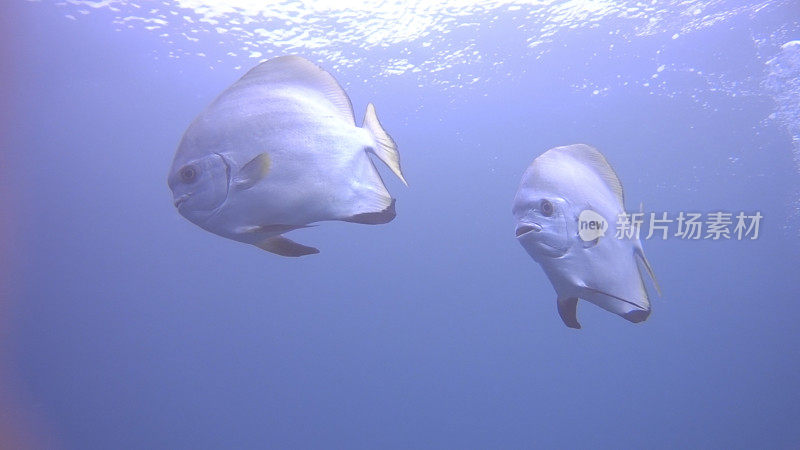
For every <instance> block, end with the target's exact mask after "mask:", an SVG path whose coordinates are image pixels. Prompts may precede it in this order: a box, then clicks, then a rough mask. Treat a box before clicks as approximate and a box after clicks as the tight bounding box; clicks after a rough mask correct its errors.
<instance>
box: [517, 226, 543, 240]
mask: <svg viewBox="0 0 800 450" xmlns="http://www.w3.org/2000/svg"><path fill="white" fill-rule="evenodd" d="M532 231H535V232H537V233H538V232H540V231H542V226H541V225H539V224H538V223H526V224H523V225H519V226H517V230H516V232H515V234H516V235H517V237H521V236H523V235H526V234H528V233H530V232H532Z"/></svg>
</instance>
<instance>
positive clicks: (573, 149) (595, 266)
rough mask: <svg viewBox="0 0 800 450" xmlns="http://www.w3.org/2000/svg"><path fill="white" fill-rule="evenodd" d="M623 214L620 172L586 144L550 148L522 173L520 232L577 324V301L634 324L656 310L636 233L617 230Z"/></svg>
mask: <svg viewBox="0 0 800 450" xmlns="http://www.w3.org/2000/svg"><path fill="white" fill-rule="evenodd" d="M624 213H625V207H624V197H623V191H622V184H621V183H620V181H619V178H618V177H617V175H616V173H615V172H614V170H613V169H612V168H611V166H610V165H609V164H608V162H607V161H606V159H605V157H604V156H603V155H602V154H601V153H600V152H599V151H597V150H596V149H594V148H592V147H590V146H588V145H585V144H575V145H569V146H564V147H556V148H553V149H550V150H548V151H547V152H545V153H544V154H542V155H540V156H539V157H537V158H536V159H535V160H534V161H533V163H531V165H530V166H529V167H528V168H527V170H526V171H525V173H524V175H523V177H522V181H521V183H520V186H519V189H518V190H517V193H516V196H515V199H514V206H513V214H514V216H515V218H516V220H517V225H516V233H515V234H516V237H517V240H518V241H519V243H520V244H521V245H522V247H523V248H524V249H525V250H526V251H527V252H528V254H529V255H530V256H531V257H532V258H533V259H534V260H535V261H536V262H538V263H539V265H541V267H542V269H543V270H544V272H545V274H546V275H547V277H548V279H549V280H550V282H551V283H552V285H553V287H554V288H555V290H556V294H557V299H556V302H557V305H558V312H559V315H560V316H561V318H562V320H563V321H564V323H565V324H566V325H567V326H569V327H571V328H580V324H579V322H578V320H577V303H578V300H579V299H584V300H587V301H589V302H591V303H594V304H595V305H597V306H600V307H601V308H603V309H605V310H607V311H610V312H612V313H614V314H617V315H619V316H621V317H623V318H625V319H627V320H629V321H631V322H642V321H644V320H645V319H647V317H648V316H649V315H650V299H649V296H648V293H647V289H646V288H645V285H644V281H643V273H644V272H647V273H649V275H650V276H651V277H652V279H653V282H654V284H655V283H656V282H655V276H654V274H653V271H652V269H651V267H650V263H649V262H648V261H647V258H645V256H644V251H643V250H642V244H641V242H640V241H639V239H638V237H637V236H636V235H633V234H632V235H630V236H621V237H617V236H616V235H615V234H616V233H615V230H617V226H618V220H620V217H624ZM655 286H656V289H658V285H657V284H655Z"/></svg>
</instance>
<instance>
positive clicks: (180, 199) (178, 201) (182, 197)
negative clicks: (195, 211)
mask: <svg viewBox="0 0 800 450" xmlns="http://www.w3.org/2000/svg"><path fill="white" fill-rule="evenodd" d="M186 200H189V194H183V195H180V196H178V198H176V199H175V201H174V202H173V203H174V204H175V207H176V208H180V207H181V205H182V204H183V203H184V202H185V201H186Z"/></svg>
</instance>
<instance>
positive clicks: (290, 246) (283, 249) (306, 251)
mask: <svg viewBox="0 0 800 450" xmlns="http://www.w3.org/2000/svg"><path fill="white" fill-rule="evenodd" d="M256 247H258V248H260V249H262V250H266V251H268V252H270V253H275V254H276V255H281V256H293V257H296V256H305V255H313V254H315V253H319V250H318V249H316V248H314V247H308V246H305V245H303V244H298V243H297V242H295V241H293V240H291V239H287V238H285V237H283V236H274V237H271V238H269V239H267V240H265V241H264V242H262V243H260V244H256Z"/></svg>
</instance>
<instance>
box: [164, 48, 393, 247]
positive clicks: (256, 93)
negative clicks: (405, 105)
mask: <svg viewBox="0 0 800 450" xmlns="http://www.w3.org/2000/svg"><path fill="white" fill-rule="evenodd" d="M369 154H373V155H375V156H376V157H377V158H378V159H380V160H381V161H383V162H384V163H385V164H386V165H387V166H389V168H390V169H391V170H392V172H394V174H395V175H397V177H399V178H400V180H401V181H402V182H403V183H404V184H406V181H405V178H404V177H403V172H402V171H401V169H400V155H399V154H398V152H397V146H396V145H395V142H394V141H393V140H392V138H391V137H390V136H389V134H388V133H386V131H385V130H384V129H383V127H382V126H381V124H380V122H379V121H378V117H377V115H376V113H375V108H374V106H373V105H372V104H371V103H370V104H369V105H368V106H367V112H366V116H365V118H364V122H363V126H361V127H358V126H356V124H355V118H354V116H353V107H352V105H351V103H350V99H349V98H348V96H347V94H346V93H345V92H344V90H343V89H342V88H341V86H340V85H339V84H338V83H337V82H336V80H335V79H334V78H333V76H331V75H330V74H329V73H328V72H326V71H324V70H323V69H321V68H320V67H318V66H316V65H315V64H313V63H311V62H310V61H308V60H306V59H303V58H301V57H299V56H281V57H278V58H274V59H271V60H269V61H266V62H263V63H261V64H259V65H258V66H256V67H254V68H253V69H251V70H250V71H249V72H247V73H246V74H245V75H244V76H243V77H242V78H241V79H239V80H238V81H237V82H235V83H234V84H233V85H232V86H230V87H229V88H228V89H226V90H225V91H224V92H222V94H220V95H219V96H218V97H217V98H216V99H215V100H214V101H213V102H212V103H211V104H210V105H209V106H208V107H207V108H206V109H205V110H204V111H203V112H201V113H200V115H199V116H197V118H195V119H194V121H193V122H192V123H191V125H189V128H188V129H187V130H186V132H185V133H184V135H183V138H182V139H181V142H180V144H179V146H178V149H177V151H176V153H175V157H174V159H173V162H172V168H171V169H170V172H169V177H168V180H167V181H168V184H169V187H170V189H172V193H173V200H174V203H175V206H176V207H177V209H178V212H180V214H181V215H183V216H184V217H185V218H187V219H188V220H190V221H191V222H193V223H195V224H196V225H198V226H200V227H202V228H203V229H205V230H207V231H210V232H212V233H215V234H217V235H220V236H223V237H225V238H228V239H233V240H236V241H240V242H244V243H247V244H252V245H255V246H257V247H259V248H262V249H264V250H266V251H269V252H272V253H275V254H278V255H282V256H302V255H308V254H313V253H318V252H319V250H317V249H316V248H313V247H308V246H305V245H302V244H298V243H296V242H294V241H292V240H290V239H288V238H286V237H284V236H283V234H284V233H287V232H289V231H292V230H295V229H298V228H305V227H308V226H312V225H311V224H314V223H316V222H321V221H326V220H340V221H345V222H355V223H362V224H383V223H387V222H389V221H391V220H392V219H394V217H395V200H394V198H392V196H391V195H390V194H389V192H388V191H387V190H386V187H385V186H384V184H383V181H382V180H381V177H380V175H379V174H378V171H377V170H376V168H375V166H374V165H373V163H372V160H371V159H370V157H369Z"/></svg>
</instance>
